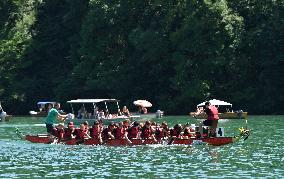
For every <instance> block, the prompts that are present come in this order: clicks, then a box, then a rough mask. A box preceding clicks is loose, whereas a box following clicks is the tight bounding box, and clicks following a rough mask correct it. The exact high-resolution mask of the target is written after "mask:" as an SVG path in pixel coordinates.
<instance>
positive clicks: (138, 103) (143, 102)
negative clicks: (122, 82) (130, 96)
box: [133, 100, 152, 107]
mask: <svg viewBox="0 0 284 179" xmlns="http://www.w3.org/2000/svg"><path fill="white" fill-rule="evenodd" d="M133 104H134V105H136V106H142V107H152V104H151V103H150V102H149V101H146V100H136V101H134V102H133Z"/></svg>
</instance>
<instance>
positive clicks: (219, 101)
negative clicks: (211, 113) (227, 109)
mask: <svg viewBox="0 0 284 179" xmlns="http://www.w3.org/2000/svg"><path fill="white" fill-rule="evenodd" d="M205 102H206V101H205ZM205 102H203V103H200V104H198V105H197V107H200V106H205ZM209 102H210V103H211V105H217V106H232V104H231V103H228V102H225V101H221V100H218V99H211V100H209Z"/></svg>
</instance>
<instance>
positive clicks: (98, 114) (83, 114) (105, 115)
mask: <svg viewBox="0 0 284 179" xmlns="http://www.w3.org/2000/svg"><path fill="white" fill-rule="evenodd" d="M118 116H128V117H129V116H130V112H129V110H128V108H127V107H126V106H123V108H122V110H120V109H117V113H116V114H110V112H109V110H108V109H105V110H102V109H99V108H97V107H96V108H95V109H94V113H93V114H92V113H90V112H88V111H87V110H86V108H85V107H84V106H82V107H81V108H80V109H79V110H78V114H77V119H111V118H115V117H118Z"/></svg>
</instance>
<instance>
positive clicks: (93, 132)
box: [90, 127, 101, 139]
mask: <svg viewBox="0 0 284 179" xmlns="http://www.w3.org/2000/svg"><path fill="white" fill-rule="evenodd" d="M100 133H101V128H100V127H92V128H91V129H90V134H91V137H92V138H93V139H98V138H99V135H100Z"/></svg>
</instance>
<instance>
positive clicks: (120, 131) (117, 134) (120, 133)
mask: <svg viewBox="0 0 284 179" xmlns="http://www.w3.org/2000/svg"><path fill="white" fill-rule="evenodd" d="M113 133H114V138H115V139H122V138H123V136H124V128H123V127H118V128H116V129H114V132H113Z"/></svg>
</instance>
